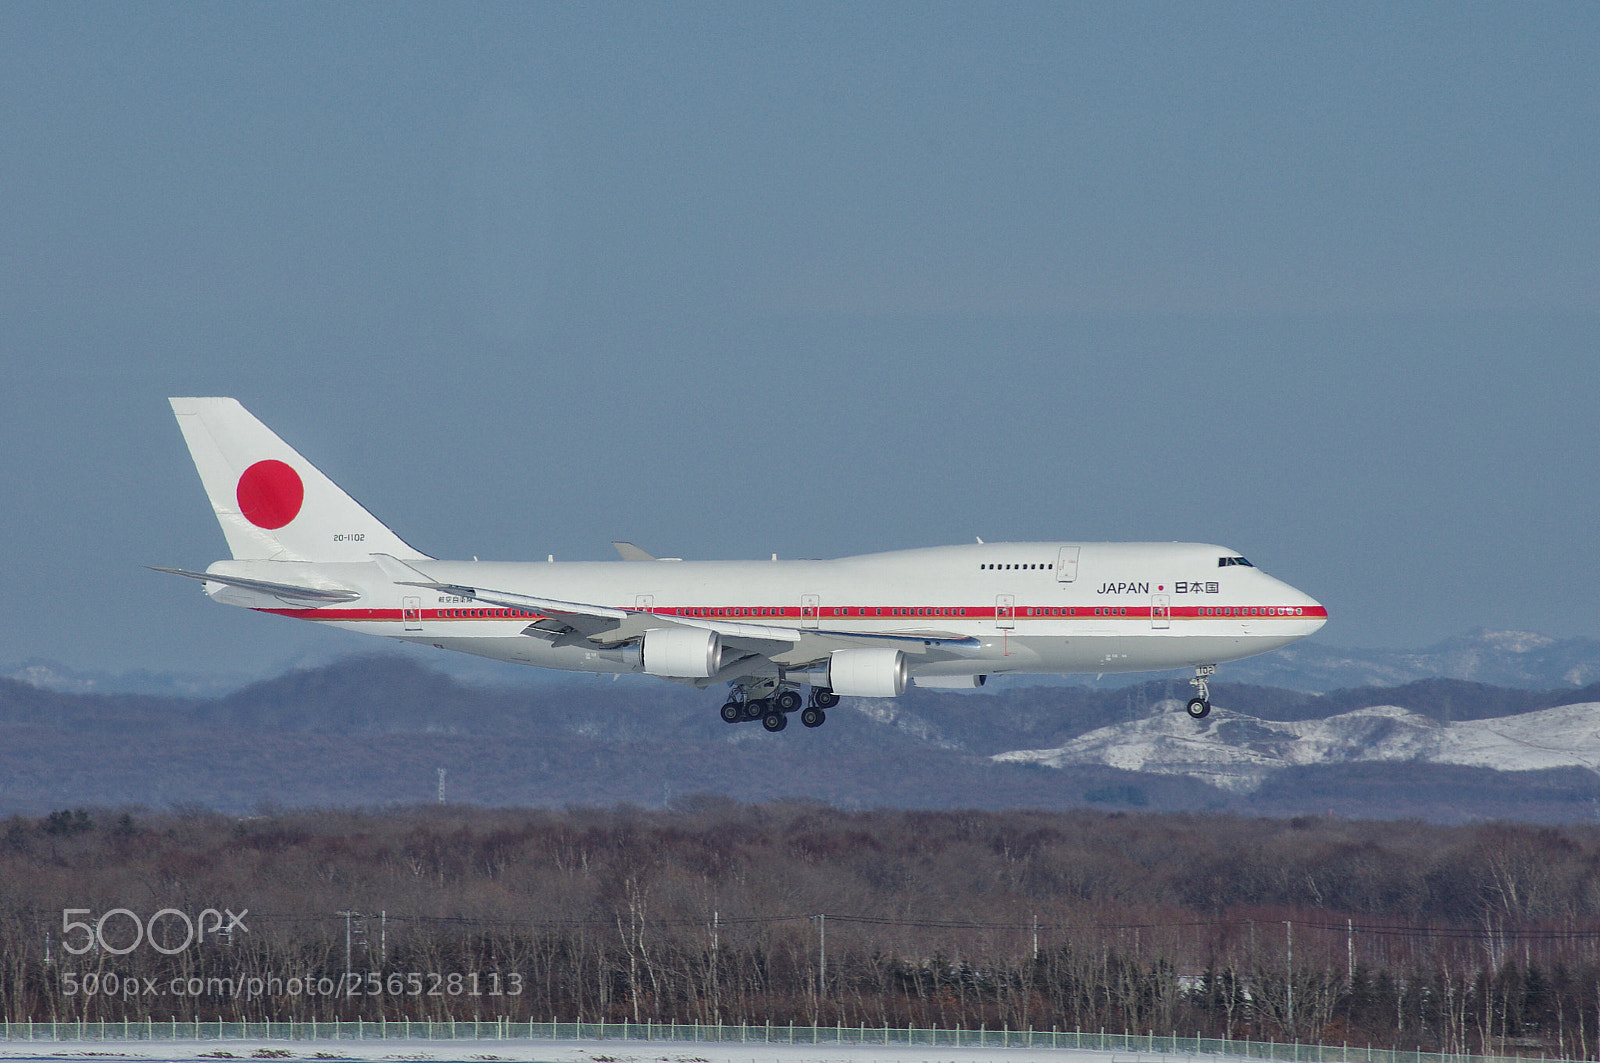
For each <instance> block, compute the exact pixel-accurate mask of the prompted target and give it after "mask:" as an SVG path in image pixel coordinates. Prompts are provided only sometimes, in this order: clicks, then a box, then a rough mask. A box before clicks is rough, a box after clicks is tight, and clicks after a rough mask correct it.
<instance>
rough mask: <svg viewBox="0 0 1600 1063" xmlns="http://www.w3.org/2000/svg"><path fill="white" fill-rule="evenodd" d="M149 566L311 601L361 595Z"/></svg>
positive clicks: (340, 589) (342, 599)
mask: <svg viewBox="0 0 1600 1063" xmlns="http://www.w3.org/2000/svg"><path fill="white" fill-rule="evenodd" d="M147 567H149V568H150V569H151V570H153V571H155V572H170V573H172V574H173V575H174V576H187V577H188V578H190V579H198V580H204V581H205V582H207V583H223V584H226V585H228V586H229V587H238V588H240V589H241V590H247V591H259V592H260V593H262V594H270V595H272V596H273V597H276V598H299V599H302V600H304V601H310V602H353V601H355V600H356V599H357V598H359V597H361V593H360V592H359V591H352V590H348V589H346V588H343V587H296V586H294V585H293V584H289V583H273V582H271V581H270V580H264V579H246V578H245V577H243V576H219V575H217V574H216V573H214V572H190V571H188V570H187V569H182V568H163V567H162V566H160V565H150V566H147Z"/></svg>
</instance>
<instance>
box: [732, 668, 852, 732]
mask: <svg viewBox="0 0 1600 1063" xmlns="http://www.w3.org/2000/svg"><path fill="white" fill-rule="evenodd" d="M837 704H839V695H837V694H835V693H834V692H833V691H831V690H824V689H821V688H818V687H812V688H811V699H810V703H809V704H807V703H806V699H805V698H803V697H801V696H800V691H799V690H797V689H795V688H794V687H792V686H786V685H782V684H780V683H778V682H777V681H776V680H771V679H769V680H765V681H762V682H760V683H755V684H752V685H751V686H749V687H743V686H735V687H734V688H733V690H732V692H730V693H729V695H728V700H727V701H726V702H724V703H723V706H722V719H723V720H724V721H725V722H727V723H748V722H750V721H753V720H760V721H761V726H762V727H765V728H766V729H767V730H768V731H772V732H778V731H781V730H783V729H784V728H785V727H788V726H789V713H791V712H795V711H799V713H800V722H801V723H803V724H805V725H806V726H807V727H821V726H822V725H823V724H824V723H826V722H827V721H828V714H827V712H826V711H825V710H827V709H831V708H833V707H834V706H835V705H837ZM801 706H804V708H802V707H801Z"/></svg>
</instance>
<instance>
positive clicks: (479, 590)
mask: <svg viewBox="0 0 1600 1063" xmlns="http://www.w3.org/2000/svg"><path fill="white" fill-rule="evenodd" d="M397 582H403V583H404V584H405V585H406V586H410V587H426V588H428V589H430V590H436V591H439V592H440V593H443V594H449V595H453V596H455V597H459V598H471V599H472V600H473V601H479V602H483V603H485V604H487V605H498V606H502V607H504V608H507V609H523V610H527V611H530V612H536V613H540V614H543V615H542V618H541V619H539V620H536V621H534V622H533V623H532V624H529V625H528V627H527V628H526V629H524V631H523V634H525V635H531V636H533V637H535V638H543V639H546V640H548V641H550V642H551V643H552V644H554V645H558V646H561V645H573V644H575V643H577V642H579V641H580V640H588V641H590V642H593V643H596V644H598V645H601V646H619V645H621V644H623V643H625V642H629V641H631V640H633V639H636V638H638V637H640V636H641V635H643V634H644V633H645V632H646V631H648V630H650V629H651V628H659V627H668V626H677V627H693V628H700V629H702V630H706V631H715V632H716V633H717V634H719V635H721V636H722V639H723V641H724V642H725V643H726V644H727V645H728V646H730V647H731V648H734V649H737V650H742V651H744V652H745V653H746V654H749V655H757V656H761V657H771V658H775V659H779V660H781V661H782V663H783V664H785V665H786V666H789V667H793V666H796V665H799V664H802V663H808V662H810V661H815V660H821V659H822V658H824V657H826V656H827V655H828V654H829V653H831V652H833V651H834V650H836V649H841V648H844V647H849V646H873V645H880V646H881V645H884V644H886V643H887V644H893V645H898V646H900V647H902V648H904V649H905V650H906V651H907V652H908V653H917V654H921V655H928V656H934V657H941V658H942V657H946V656H953V657H959V656H961V653H960V649H961V648H963V647H967V646H976V645H978V640H977V639H975V638H972V637H970V636H965V635H958V634H955V633H953V632H945V631H907V632H879V633H871V634H867V633H862V632H857V631H825V630H814V629H810V628H794V627H785V626H781V625H775V624H751V623H745V622H742V621H738V620H732V619H726V618H721V617H699V616H679V615H676V614H673V613H657V612H651V611H649V610H643V609H614V608H612V607H610V606H605V605H590V604H587V603H583V602H566V601H560V600H557V599H554V598H540V597H537V596H534V595H528V594H517V593H515V592H512V591H499V590H494V589H492V588H486V587H464V586H461V585H459V584H453V583H432V582H422V581H415V580H406V581H397Z"/></svg>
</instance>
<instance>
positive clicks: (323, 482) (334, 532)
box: [169, 399, 427, 561]
mask: <svg viewBox="0 0 1600 1063" xmlns="http://www.w3.org/2000/svg"><path fill="white" fill-rule="evenodd" d="M169 401H170V402H171V403H172V412H173V413H174V414H176V415H177V417H178V427H179V428H181V429H183V438H184V441H185V442H186V443H188V444H189V454H190V456H191V457H193V458H194V465H195V468H196V469H197V470H199V473H200V482H201V483H202V484H204V485H205V489H206V494H207V495H208V496H210V498H211V508H212V510H213V511H215V513H216V515H217V521H218V523H220V524H221V525H222V534H223V535H225V536H227V539H228V548H229V549H230V550H232V551H233V556H234V558H235V559H237V560H274V561H370V560H371V559H372V555H373V554H390V555H392V556H394V557H400V558H410V559H425V558H426V557H427V555H426V554H422V553H418V552H417V551H416V550H413V549H412V548H411V547H409V546H407V545H406V544H405V543H404V542H402V541H401V539H400V537H399V536H397V535H395V533H394V532H392V531H390V530H389V529H388V528H386V527H384V526H383V524H382V523H380V522H379V521H378V519H377V518H376V517H374V516H373V515H372V514H371V513H368V512H367V511H366V509H365V508H364V507H363V506H362V505H361V503H359V502H357V501H356V500H355V499H353V498H351V497H350V496H349V495H347V494H345V493H344V492H343V491H341V490H339V488H338V486H337V485H336V484H334V482H333V481H332V480H330V479H328V478H327V477H326V476H324V475H323V474H322V473H321V472H319V471H318V470H317V467H316V466H314V465H312V464H311V463H310V462H309V461H307V460H306V459H305V458H302V457H301V456H300V455H299V453H298V452H297V451H296V450H295V449H294V448H293V447H291V446H290V445H289V444H287V443H285V442H284V441H283V440H281V439H279V438H278V437H277V435H276V434H275V433H274V432H273V431H272V429H270V428H268V427H267V426H266V425H264V424H262V423H261V422H260V421H258V420H256V419H255V418H254V417H253V416H251V415H250V412H249V411H248V410H246V409H245V408H244V407H243V406H241V405H239V403H238V402H237V401H236V400H234V399H171V400H169Z"/></svg>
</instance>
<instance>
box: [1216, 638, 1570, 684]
mask: <svg viewBox="0 0 1600 1063" xmlns="http://www.w3.org/2000/svg"><path fill="white" fill-rule="evenodd" d="M1225 674H1226V678H1227V679H1229V680H1231V681H1233V682H1236V683H1257V684H1260V685H1261V686H1276V687H1285V688H1287V689H1290V690H1318V691H1328V690H1338V689H1340V688H1344V687H1390V686H1399V685H1400V684H1402V683H1413V682H1416V681H1417V680H1419V679H1464V680H1468V681H1470V682H1474V683H1488V684H1490V685H1492V686H1502V687H1519V688H1522V689H1531V690H1557V689H1560V688H1561V687H1583V686H1588V685H1589V684H1590V683H1595V682H1600V639H1591V638H1570V639H1554V638H1551V637H1550V636H1548V635H1539V634H1535V633H1533V632H1529V631H1484V630H1479V631H1473V632H1470V633H1468V634H1465V635H1457V636H1455V637H1454V638H1449V639H1445V640H1444V641H1443V642H1440V643H1438V644H1437V645H1434V646H1429V647H1426V648H1424V649H1420V650H1353V649H1339V648H1336V647H1333V646H1326V645H1323V644H1321V643H1319V642H1316V641H1315V640H1311V641H1307V642H1297V643H1295V644H1294V645H1292V646H1287V647H1285V648H1283V649H1281V650H1277V651H1275V652H1273V653H1268V654H1263V655H1262V656H1260V657H1252V658H1250V659H1248V660H1244V661H1235V662H1233V663H1231V664H1229V665H1228V666H1227V671H1226V673H1225Z"/></svg>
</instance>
